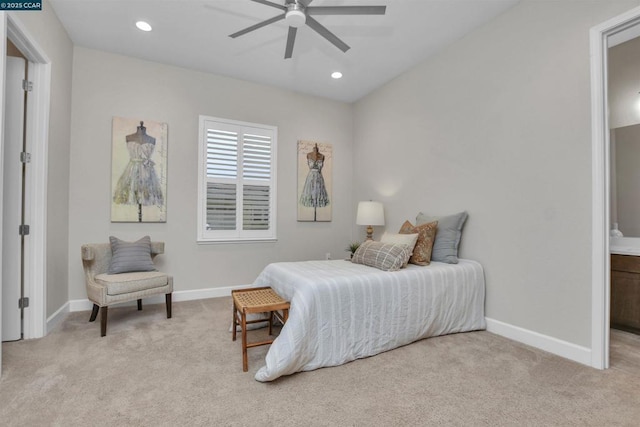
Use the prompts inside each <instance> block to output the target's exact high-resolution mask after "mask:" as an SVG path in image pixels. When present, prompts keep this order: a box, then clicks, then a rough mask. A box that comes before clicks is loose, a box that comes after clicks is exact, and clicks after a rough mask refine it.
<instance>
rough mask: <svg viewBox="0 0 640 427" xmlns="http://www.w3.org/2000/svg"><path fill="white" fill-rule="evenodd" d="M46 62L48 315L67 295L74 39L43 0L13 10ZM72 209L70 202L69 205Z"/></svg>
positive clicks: (58, 306) (66, 298)
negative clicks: (38, 6) (33, 6)
mask: <svg viewBox="0 0 640 427" xmlns="http://www.w3.org/2000/svg"><path fill="white" fill-rule="evenodd" d="M13 13H14V16H16V17H17V19H18V20H19V21H20V22H21V23H22V24H23V25H24V27H25V28H26V30H27V31H28V33H29V34H30V35H31V36H32V37H33V38H34V39H35V40H36V42H37V44H38V45H39V46H40V47H41V48H42V50H43V51H44V52H45V54H46V55H47V57H48V58H49V60H50V61H51V111H50V115H49V142H48V143H49V158H48V175H47V266H46V269H47V271H46V280H47V284H46V286H47V316H50V315H51V314H53V313H54V312H55V311H56V310H58V309H59V308H60V307H62V306H63V305H64V304H66V302H67V301H68V300H69V293H68V268H67V266H68V264H69V258H68V241H69V140H70V128H71V73H72V61H73V44H72V43H71V40H70V39H69V36H68V35H67V32H66V30H65V29H64V27H63V26H62V24H61V23H60V21H59V20H58V17H57V16H56V14H55V13H54V11H53V9H52V8H51V5H50V4H49V3H48V1H44V2H43V6H42V11H38V12H33V11H25V12H13ZM71 208H72V209H73V207H71ZM77 252H78V251H76V253H74V257H77Z"/></svg>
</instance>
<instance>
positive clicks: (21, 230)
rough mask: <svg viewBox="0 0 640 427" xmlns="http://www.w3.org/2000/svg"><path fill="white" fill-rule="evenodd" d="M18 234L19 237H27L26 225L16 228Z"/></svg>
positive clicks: (27, 227) (27, 229)
mask: <svg viewBox="0 0 640 427" xmlns="http://www.w3.org/2000/svg"><path fill="white" fill-rule="evenodd" d="M18 234H19V235H20V236H27V235H28V234H29V226H28V225H27V224H22V225H20V226H18Z"/></svg>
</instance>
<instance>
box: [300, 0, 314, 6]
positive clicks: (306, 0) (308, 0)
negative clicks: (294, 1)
mask: <svg viewBox="0 0 640 427" xmlns="http://www.w3.org/2000/svg"><path fill="white" fill-rule="evenodd" d="M312 1H313V0H298V3H300V4H302V5H303V6H304V7H307V6H309V3H311V2H312Z"/></svg>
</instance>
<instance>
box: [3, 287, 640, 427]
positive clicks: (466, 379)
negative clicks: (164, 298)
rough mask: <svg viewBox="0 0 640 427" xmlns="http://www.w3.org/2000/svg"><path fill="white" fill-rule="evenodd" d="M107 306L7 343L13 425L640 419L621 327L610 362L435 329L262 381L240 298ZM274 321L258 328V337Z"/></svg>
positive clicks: (632, 355) (629, 350)
mask: <svg viewBox="0 0 640 427" xmlns="http://www.w3.org/2000/svg"><path fill="white" fill-rule="evenodd" d="M173 313H174V318H173V319H170V320H167V319H166V318H165V312H164V306H163V305H154V306H145V308H144V310H143V311H142V312H138V311H136V309H135V307H125V308H117V309H110V310H109V315H110V319H109V329H108V332H107V336H106V337H105V338H100V331H99V322H98V321H96V322H95V323H88V318H89V313H88V312H85V313H72V314H71V315H69V317H68V318H67V319H66V320H65V321H64V322H63V323H62V324H61V326H60V327H59V328H58V329H57V330H55V331H54V332H52V333H51V334H50V335H48V336H47V337H45V338H43V339H39V340H31V341H23V342H16V343H5V344H3V345H2V350H3V359H2V362H3V371H4V372H3V376H2V378H1V379H0V424H2V425H3V426H38V425H56V426H76V425H91V426H95V425H110V426H124V425H136V426H158V425H166V426H177V425H211V426H217V425H224V426H227V425H228V426H248V425H280V426H282V425H284V426H290V425H291V426H301V425H305V426H316V425H319V426H352V425H353V426H378V425H379V426H395V425H458V426H468V425H473V426H483V425H485V426H489V425H490V426H495V425H509V426H515V425H518V426H520V425H530V426H539V425H544V426H548V425H592V426H604V425H607V426H611V425H638V420H639V419H640V404H639V403H640V337H638V336H635V335H631V334H627V333H622V332H614V333H613V344H612V368H611V369H609V370H607V371H598V370H595V369H592V368H588V367H586V366H582V365H579V364H577V363H574V362H571V361H568V360H565V359H562V358H559V357H556V356H553V355H550V354H548V353H545V352H542V351H538V350H536V349H533V348H530V347H527V346H524V345H521V344H518V343H515V342H512V341H509V340H507V339H504V338H502V337H499V336H496V335H493V334H491V333H488V332H472V333H465V334H456V335H449V336H444V337H437V338H430V339H427V340H422V341H419V342H417V343H414V344H411V345H408V346H405V347H402V348H399V349H396V350H393V351H389V352H387V353H383V354H380V355H378V356H374V357H370V358H367V359H362V360H357V361H355V362H351V363H348V364H346V365H343V366H339V367H334V368H324V369H319V370H316V371H312V372H303V373H298V374H295V375H292V376H288V377H284V378H281V379H279V380H277V381H275V382H272V383H268V384H263V383H259V382H257V381H255V380H254V379H253V374H254V373H255V371H256V370H257V369H258V368H259V367H260V366H261V364H262V361H263V359H264V356H265V354H266V351H267V349H268V347H258V348H255V349H250V350H249V357H250V359H249V372H248V373H244V372H242V357H241V348H240V342H239V341H236V342H231V334H230V333H229V332H228V329H229V324H230V322H231V299H230V298H220V299H209V300H201V301H189V302H181V303H176V304H174V310H173ZM261 333H264V330H262V331H260V332H258V331H254V332H251V333H250V334H252V335H250V336H252V337H256V334H261Z"/></svg>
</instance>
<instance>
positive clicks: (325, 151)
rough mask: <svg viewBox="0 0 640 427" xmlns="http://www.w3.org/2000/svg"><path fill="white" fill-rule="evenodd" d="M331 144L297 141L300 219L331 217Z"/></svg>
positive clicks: (315, 219) (329, 219)
mask: <svg viewBox="0 0 640 427" xmlns="http://www.w3.org/2000/svg"><path fill="white" fill-rule="evenodd" d="M332 172H333V147H332V146H331V144H327V143H321V142H312V141H298V221H331V215H332V204H333V200H332V189H333V181H332V179H331V175H332Z"/></svg>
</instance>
